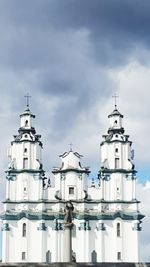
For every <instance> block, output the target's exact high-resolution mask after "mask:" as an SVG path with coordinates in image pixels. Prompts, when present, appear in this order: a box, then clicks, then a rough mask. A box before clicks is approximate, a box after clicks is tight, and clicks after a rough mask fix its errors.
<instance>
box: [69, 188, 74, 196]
mask: <svg viewBox="0 0 150 267" xmlns="http://www.w3.org/2000/svg"><path fill="white" fill-rule="evenodd" d="M69 195H74V187H69Z"/></svg>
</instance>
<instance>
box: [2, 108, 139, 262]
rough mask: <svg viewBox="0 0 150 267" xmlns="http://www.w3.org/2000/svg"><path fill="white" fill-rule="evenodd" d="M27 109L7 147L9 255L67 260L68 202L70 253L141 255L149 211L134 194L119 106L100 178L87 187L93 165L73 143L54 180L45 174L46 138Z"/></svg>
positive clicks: (9, 258) (84, 258)
mask: <svg viewBox="0 0 150 267" xmlns="http://www.w3.org/2000/svg"><path fill="white" fill-rule="evenodd" d="M34 117H35V116H34V115H33V114H32V113H31V112H30V110H29V109H28V108H27V109H26V110H25V112H24V113H23V114H21V115H20V118H21V126H20V128H19V131H18V135H15V136H14V140H13V141H12V142H11V148H10V149H9V150H8V157H9V158H10V164H9V166H8V170H7V176H6V178H7V180H6V200H5V201H4V213H3V214H2V215H1V218H2V220H3V226H2V233H3V235H2V236H3V237H2V238H3V245H2V261H3V262H63V260H64V253H65V249H66V248H65V244H64V208H65V205H66V203H67V202H68V201H71V202H72V204H73V206H74V211H73V228H72V256H73V260H76V261H77V262H120V261H123V262H138V261H139V231H140V230H141V226H140V224H141V219H142V218H143V217H144V216H143V215H142V214H141V213H140V212H139V209H138V204H139V201H138V200H137V199H136V171H135V169H134V164H133V162H132V160H133V151H132V148H131V147H132V143H131V141H129V136H128V135H125V134H124V129H123V127H122V118H123V116H122V115H121V114H120V113H119V111H118V110H117V108H116V107H115V110H114V111H113V112H112V113H111V114H110V115H109V120H110V127H109V129H108V133H107V134H106V135H104V136H103V139H104V140H103V142H102V143H101V164H100V170H99V174H98V179H99V185H98V186H95V185H94V184H92V185H91V186H90V187H88V176H89V173H90V170H89V168H88V167H87V168H86V167H82V165H81V157H82V156H81V155H79V154H78V153H77V152H73V151H72V150H70V151H69V152H65V153H64V154H63V155H61V156H60V158H61V161H62V163H61V166H60V167H58V168H54V169H53V171H52V173H53V175H54V180H55V185H54V187H52V186H51V185H50V183H49V181H47V178H46V177H45V173H44V170H43V165H42V158H41V150H42V143H41V141H40V137H41V136H40V135H37V134H36V132H35V129H34V127H33V125H32V123H33V122H32V120H33V119H34Z"/></svg>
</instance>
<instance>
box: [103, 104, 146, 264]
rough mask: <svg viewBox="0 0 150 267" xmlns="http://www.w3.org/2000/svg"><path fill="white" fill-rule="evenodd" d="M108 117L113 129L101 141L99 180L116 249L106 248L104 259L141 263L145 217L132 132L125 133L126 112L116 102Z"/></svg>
mask: <svg viewBox="0 0 150 267" xmlns="http://www.w3.org/2000/svg"><path fill="white" fill-rule="evenodd" d="M108 118H109V128H108V131H107V134H105V135H103V141H102V142H101V144H100V148H101V167H100V172H99V179H100V187H101V192H102V202H103V206H102V211H103V212H104V214H105V217H106V218H109V221H107V222H106V221H105V222H106V225H107V229H108V233H107V234H108V239H109V243H111V244H112V246H113V250H112V252H111V251H109V249H108V250H105V252H104V254H105V256H104V259H105V261H116V262H117V261H123V262H127V261H130V262H138V260H139V231H140V230H141V222H142V221H141V219H142V218H143V217H144V216H143V215H142V214H141V213H140V212H139V208H138V205H139V201H138V200H137V199H136V179H137V178H136V173H137V172H136V170H135V165H134V162H133V158H134V156H133V155H134V153H133V149H132V142H131V141H130V139H129V135H127V134H125V130H124V127H123V124H122V120H123V115H122V114H121V113H120V112H119V110H118V108H117V105H116V103H115V109H114V110H113V112H112V113H111V114H110V115H109V116H108ZM104 238H105V237H104ZM106 239H107V238H106ZM127 240H128V241H127ZM129 240H130V241H131V242H129ZM106 243H107V241H106ZM106 243H105V246H106V247H107V248H109V244H107V245H106ZM133 248H134V249H133ZM102 249H103V248H102Z"/></svg>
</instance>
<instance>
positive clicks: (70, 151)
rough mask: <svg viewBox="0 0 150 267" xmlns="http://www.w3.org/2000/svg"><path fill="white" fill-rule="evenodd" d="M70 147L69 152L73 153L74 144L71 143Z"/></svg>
mask: <svg viewBox="0 0 150 267" xmlns="http://www.w3.org/2000/svg"><path fill="white" fill-rule="evenodd" d="M68 146H70V150H69V152H72V147H73V144H72V143H70V144H68Z"/></svg>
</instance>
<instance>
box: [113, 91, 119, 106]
mask: <svg viewBox="0 0 150 267" xmlns="http://www.w3.org/2000/svg"><path fill="white" fill-rule="evenodd" d="M112 97H113V98H114V99H115V109H116V108H117V98H118V97H119V96H118V95H117V94H114V95H113V96H112Z"/></svg>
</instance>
